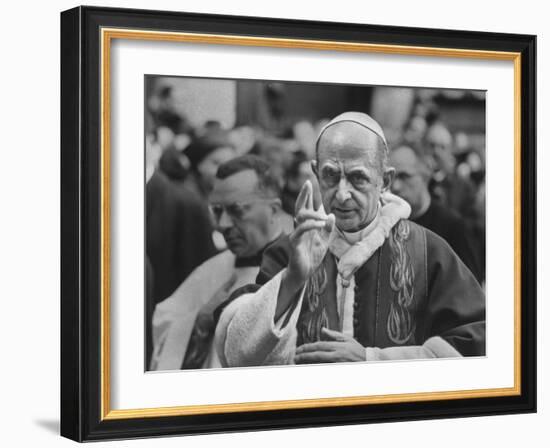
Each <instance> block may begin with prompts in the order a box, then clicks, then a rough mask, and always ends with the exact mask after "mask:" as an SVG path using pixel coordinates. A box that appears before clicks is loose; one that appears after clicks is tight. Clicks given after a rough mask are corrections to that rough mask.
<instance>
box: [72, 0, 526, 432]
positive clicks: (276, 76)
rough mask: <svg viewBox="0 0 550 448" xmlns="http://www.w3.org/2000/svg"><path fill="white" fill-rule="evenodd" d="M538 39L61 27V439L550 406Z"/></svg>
mask: <svg viewBox="0 0 550 448" xmlns="http://www.w3.org/2000/svg"><path fill="white" fill-rule="evenodd" d="M535 45H536V37H535V36H530V35H516V34H497V33H486V32H483V33H482V32H474V31H455V30H439V29H419V28H403V27H393V26H378V25H377V26H372V25H359V24H350V23H329V22H312V21H290V20H279V19H266V18H256V17H237V16H218V15H204V14H189V13H181V12H167V11H143V10H130V9H127V10H124V9H109V8H96V7H78V8H75V9H71V10H68V11H65V12H63V13H61V106H62V107H61V177H62V178H61V232H62V247H61V255H62V259H61V271H62V279H61V280H62V281H61V285H62V288H61V314H62V316H61V317H62V328H61V355H62V356H61V434H62V435H63V436H65V437H68V438H71V439H73V440H77V441H91V440H102V439H120V438H137V437H153V436H159V435H178V434H181V435H184V434H196V433H210V432H228V431H245V430H258V429H276V428H296V427H308V426H326V425H340V424H358V423H369V422H383V421H398V420H413V419H431V418H446V417H462V416H478V415H490V414H491V415H495V414H508V413H525V412H535V411H536V193H535V185H536V179H535V173H536V153H535V140H536V139H535V136H536V129H535V123H536V120H535V109H536V108H535V103H536V96H535V94H536V78H535V53H536V51H535Z"/></svg>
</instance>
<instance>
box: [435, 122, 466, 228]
mask: <svg viewBox="0 0 550 448" xmlns="http://www.w3.org/2000/svg"><path fill="white" fill-rule="evenodd" d="M425 153H426V156H427V157H428V158H430V160H431V162H432V165H433V166H432V169H433V177H432V182H431V184H430V190H431V194H432V196H433V197H434V199H435V200H436V201H438V202H439V203H441V204H445V205H447V206H448V207H450V208H452V209H453V210H454V211H455V212H457V213H458V214H459V215H460V216H462V217H463V218H465V219H469V220H473V219H475V215H476V214H475V210H474V208H473V205H474V197H475V189H474V187H473V185H472V184H471V183H470V182H468V181H467V180H465V179H464V178H462V177H460V176H459V175H458V174H457V172H456V159H455V156H454V154H453V137H452V135H451V133H450V132H449V130H448V129H447V127H446V126H445V125H444V124H443V123H441V122H436V123H434V124H433V125H432V126H431V127H430V128H429V129H428V130H427V132H426V138H425Z"/></svg>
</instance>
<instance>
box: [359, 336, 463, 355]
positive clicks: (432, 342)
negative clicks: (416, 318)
mask: <svg viewBox="0 0 550 448" xmlns="http://www.w3.org/2000/svg"><path fill="white" fill-rule="evenodd" d="M366 356H367V358H366V359H367V361H389V360H396V359H427V358H459V357H461V356H462V355H461V354H460V353H459V352H458V351H457V350H456V349H455V348H454V347H453V346H452V345H451V344H449V343H448V342H447V341H445V340H444V339H443V338H441V337H439V336H434V337H432V338H430V339H428V340H427V341H426V342H424V344H422V345H410V346H404V347H387V348H378V347H367V348H366Z"/></svg>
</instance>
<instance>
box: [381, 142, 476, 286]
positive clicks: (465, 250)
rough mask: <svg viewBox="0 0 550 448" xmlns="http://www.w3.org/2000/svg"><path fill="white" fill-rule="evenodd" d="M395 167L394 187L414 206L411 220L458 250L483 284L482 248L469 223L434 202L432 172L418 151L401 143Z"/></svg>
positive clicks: (394, 153) (393, 156)
mask: <svg viewBox="0 0 550 448" xmlns="http://www.w3.org/2000/svg"><path fill="white" fill-rule="evenodd" d="M390 164H391V165H392V166H393V167H394V168H395V178H394V180H393V184H392V190H393V192H394V193H395V194H397V195H398V196H400V197H402V198H403V199H405V200H406V201H407V202H408V203H409V205H410V206H411V216H410V218H409V219H410V220H411V221H413V222H416V223H417V224H420V225H421V226H424V227H426V228H427V229H430V230H431V231H432V232H435V233H436V234H438V235H439V236H440V237H442V238H443V239H444V240H445V241H447V242H448V243H449V245H450V246H451V247H452V248H453V250H454V251H455V252H456V253H457V255H458V256H459V257H460V259H461V260H462V261H463V262H464V264H465V265H466V266H467V267H468V268H469V269H470V271H472V273H473V274H474V276H475V277H476V279H477V280H478V282H479V283H480V284H481V283H482V282H483V280H484V278H485V275H484V274H485V273H484V272H483V271H482V269H481V265H482V264H481V260H480V256H481V251H480V250H477V248H476V247H475V241H474V238H473V235H472V234H471V231H470V229H469V228H468V227H467V224H466V222H465V221H464V220H463V219H462V218H461V217H460V216H459V215H458V214H457V213H456V212H455V211H454V210H453V209H451V208H449V207H447V206H445V205H444V204H441V203H438V202H436V201H433V200H432V198H431V196H430V192H429V190H428V184H429V181H430V177H431V172H430V170H429V168H428V167H427V166H426V164H425V163H424V162H423V161H422V160H421V159H420V158H419V157H418V155H417V154H416V153H415V151H414V150H413V149H412V148H410V147H408V146H401V147H398V148H397V149H395V150H393V151H392V152H391V153H390Z"/></svg>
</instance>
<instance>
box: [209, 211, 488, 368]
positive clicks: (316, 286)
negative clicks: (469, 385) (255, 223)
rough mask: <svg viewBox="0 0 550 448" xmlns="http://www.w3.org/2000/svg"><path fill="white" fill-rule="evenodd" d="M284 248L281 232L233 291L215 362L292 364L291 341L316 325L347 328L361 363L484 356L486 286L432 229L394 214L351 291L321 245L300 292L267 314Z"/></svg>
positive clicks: (311, 337) (314, 331)
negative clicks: (251, 279) (254, 273)
mask: <svg viewBox="0 0 550 448" xmlns="http://www.w3.org/2000/svg"><path fill="white" fill-rule="evenodd" d="M289 253H290V242H289V240H288V238H284V239H281V240H279V241H278V242H277V243H276V244H274V245H273V246H271V247H269V248H268V249H267V250H266V252H265V253H264V256H263V260H262V266H261V268H260V273H259V274H258V277H257V280H256V285H249V286H247V287H244V288H242V289H241V290H239V291H237V292H236V293H235V294H234V295H233V298H234V300H233V301H231V303H229V304H227V305H226V307H225V309H224V310H223V312H222V313H221V316H220V320H219V324H218V328H217V330H216V341H215V344H216V346H217V347H216V349H217V351H218V355H219V357H220V359H221V362H222V364H223V365H227V366H249V365H267V364H292V363H293V362H294V354H295V349H296V347H297V346H299V345H301V344H303V343H307V342H314V341H317V340H320V339H321V334H322V333H321V328H322V327H328V328H330V329H333V330H337V331H342V332H344V333H346V332H347V333H348V334H351V335H353V337H354V338H355V339H356V340H357V341H358V342H359V343H361V344H362V345H363V346H364V347H365V349H366V359H367V361H369V360H381V359H407V358H409V359H410V358H427V357H449V356H481V355H484V354H485V296H484V293H483V291H482V289H481V287H480V286H479V283H478V282H477V281H476V279H475V278H474V276H473V275H472V273H471V272H470V270H469V269H468V268H467V267H466V266H465V265H464V263H463V262H462V261H461V260H460V259H459V257H458V256H457V255H456V254H455V252H453V250H452V249H451V248H450V247H449V245H448V244H447V243H446V242H445V241H444V240H443V239H442V238H440V237H439V236H437V235H436V234H434V233H433V232H431V231H430V230H427V229H425V228H424V227H421V226H419V225H417V224H414V223H412V222H410V221H407V220H401V221H399V222H398V224H397V225H395V226H394V227H393V228H392V230H391V231H390V233H389V236H388V237H387V238H386V239H385V240H384V242H383V244H382V245H381V246H380V247H379V248H378V249H377V250H376V251H375V252H374V253H373V255H372V256H371V257H370V258H369V259H368V260H367V261H366V262H365V263H364V264H363V265H362V266H360V267H359V269H358V270H357V271H355V273H354V275H353V281H352V282H351V285H350V288H353V289H352V290H350V291H348V290H347V286H344V284H343V283H342V284H340V285H339V282H340V281H341V278H340V277H339V274H338V272H337V269H336V266H337V261H338V260H337V259H336V257H335V256H334V255H333V254H332V253H331V252H330V251H329V252H327V255H326V256H325V258H324V260H323V262H322V264H321V266H320V268H319V269H318V270H317V271H316V273H315V274H314V275H313V276H312V278H310V279H309V280H308V282H307V283H306V286H305V287H304V288H303V290H302V292H301V294H300V296H299V299H297V300H296V301H295V303H294V305H291V307H290V309H289V310H287V312H286V313H285V314H284V315H283V316H282V317H281V318H279V319H277V320H275V316H274V314H275V307H276V303H277V295H278V292H279V287H280V281H281V275H282V271H283V270H284V269H285V268H286V266H287V263H288V257H289ZM342 296H346V297H351V300H346V301H345V302H342V301H339V299H338V297H342ZM346 313H347V316H348V317H347V321H348V323H347V324H346Z"/></svg>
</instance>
